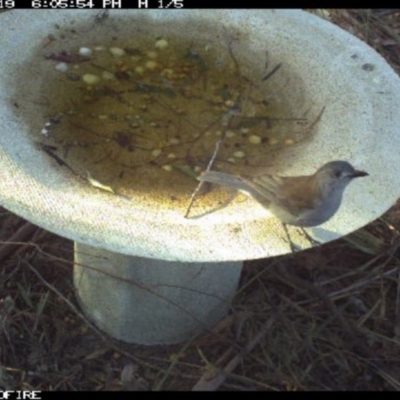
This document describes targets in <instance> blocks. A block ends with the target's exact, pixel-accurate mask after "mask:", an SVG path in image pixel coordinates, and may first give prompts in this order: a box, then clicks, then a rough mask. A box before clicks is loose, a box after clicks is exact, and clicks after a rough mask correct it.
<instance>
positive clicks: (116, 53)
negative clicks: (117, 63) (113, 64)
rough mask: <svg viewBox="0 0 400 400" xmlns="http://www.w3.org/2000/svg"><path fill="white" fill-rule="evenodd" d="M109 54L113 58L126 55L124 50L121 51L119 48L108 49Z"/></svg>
mask: <svg viewBox="0 0 400 400" xmlns="http://www.w3.org/2000/svg"><path fill="white" fill-rule="evenodd" d="M110 53H111V54H112V55H113V56H114V57H122V56H124V55H125V54H126V51H125V50H124V49H121V48H120V47H110Z"/></svg>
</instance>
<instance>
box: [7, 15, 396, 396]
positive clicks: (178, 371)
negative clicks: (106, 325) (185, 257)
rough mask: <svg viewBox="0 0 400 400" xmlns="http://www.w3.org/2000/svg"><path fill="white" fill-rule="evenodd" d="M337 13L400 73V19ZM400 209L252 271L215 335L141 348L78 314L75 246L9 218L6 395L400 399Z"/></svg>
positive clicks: (262, 262) (250, 265) (250, 267)
mask: <svg viewBox="0 0 400 400" xmlns="http://www.w3.org/2000/svg"><path fill="white" fill-rule="evenodd" d="M327 11H328V12H329V13H330V18H331V20H332V21H333V22H334V23H337V24H338V25H340V26H341V27H342V28H344V29H346V30H348V31H350V32H352V33H354V34H355V35H356V36H358V37H360V38H361V39H362V40H364V41H366V42H367V43H369V44H370V45H371V46H373V47H374V48H376V49H377V51H379V52H380V53H381V54H382V55H383V56H384V57H385V58H386V60H387V61H388V62H389V63H390V64H391V65H392V67H393V68H394V69H395V70H396V71H397V72H400V11H398V10H373V11H371V10H327ZM311 12H319V13H322V14H321V15H323V14H324V13H325V14H326V12H325V11H322V10H311ZM399 210H400V208H399V205H396V206H395V207H393V208H392V209H391V210H389V211H388V212H387V213H386V214H385V215H384V216H382V217H381V218H380V219H378V220H377V221H375V222H374V223H372V224H370V225H369V226H367V227H365V228H363V229H362V230H360V231H358V232H357V233H356V234H353V235H351V236H350V237H348V238H345V239H342V240H338V241H336V242H334V243H331V244H328V245H325V246H323V247H320V248H315V249H312V250H308V251H305V252H302V253H300V254H297V255H296V256H295V257H291V256H287V257H279V258H273V259H264V260H257V261H251V262H248V263H246V267H245V269H244V274H243V277H242V281H241V286H240V290H239V292H238V294H237V296H236V298H235V301H234V304H233V307H232V313H231V315H230V316H229V317H227V318H226V319H225V320H224V321H222V322H221V323H220V324H219V325H218V326H217V327H216V328H215V329H214V331H213V332H212V333H207V334H204V335H202V336H200V337H198V338H197V339H196V340H195V341H194V342H191V343H185V344H182V345H179V346H166V347H140V346H132V345H126V344H121V343H118V342H115V341H113V340H111V339H107V338H105V337H104V336H103V335H101V334H99V333H98V332H97V331H96V330H95V329H93V328H92V327H91V326H90V325H88V323H87V322H86V321H85V318H84V316H82V315H81V314H80V312H79V311H78V309H77V308H76V307H77V304H76V301H75V298H74V293H73V288H72V281H71V279H72V243H71V242H70V241H68V240H65V239H63V238H60V237H58V236H56V235H53V234H51V233H49V232H46V231H44V230H42V229H40V228H37V227H35V226H33V225H31V224H30V223H28V222H26V221H24V220H22V219H21V218H19V217H17V216H15V215H13V214H11V213H9V212H8V211H5V210H2V209H0V239H1V241H2V242H1V243H0V260H1V266H0V324H1V330H0V389H9V390H22V389H25V390H83V389H92V390H190V389H192V388H193V387H194V386H195V385H197V387H203V388H204V387H207V386H208V387H209V388H211V389H213V390H216V389H219V390H229V389H231V390H232V389H233V390H287V391H294V390H394V389H397V390H398V389H400V268H399V266H400V255H399V254H400V253H399V250H398V249H399V246H400V237H399V230H400V211H399ZM10 243H12V244H10ZM250 347H252V350H250V349H249V348H250ZM228 365H234V368H233V369H232V370H229V369H228V368H229V366H228ZM224 369H225V372H226V373H225V374H223V373H221V371H222V370H224ZM217 376H219V377H220V378H221V379H220V380H219V381H218V382H217V383H215V381H213V380H211V378H213V377H217ZM201 378H202V379H201Z"/></svg>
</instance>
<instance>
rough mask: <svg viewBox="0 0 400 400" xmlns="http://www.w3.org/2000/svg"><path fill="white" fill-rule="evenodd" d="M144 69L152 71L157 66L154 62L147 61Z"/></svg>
mask: <svg viewBox="0 0 400 400" xmlns="http://www.w3.org/2000/svg"><path fill="white" fill-rule="evenodd" d="M145 67H146V68H147V69H149V70H150V71H152V70H154V69H156V68H157V67H158V64H157V63H156V62H155V61H147V62H146V64H145Z"/></svg>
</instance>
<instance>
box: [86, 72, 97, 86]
mask: <svg viewBox="0 0 400 400" xmlns="http://www.w3.org/2000/svg"><path fill="white" fill-rule="evenodd" d="M82 80H83V82H85V83H87V84H88V85H95V84H96V83H99V82H100V78H99V77H98V76H97V75H93V74H85V75H83V77H82Z"/></svg>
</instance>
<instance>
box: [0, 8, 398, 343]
mask: <svg viewBox="0 0 400 400" xmlns="http://www.w3.org/2000/svg"><path fill="white" fill-rule="evenodd" d="M0 24H1V27H2V35H1V37H0V46H1V49H2V52H1V65H2V67H1V69H0V93H1V94H0V102H1V104H0V105H1V107H0V122H1V131H2V132H1V135H0V171H1V179H0V201H1V204H2V205H3V206H4V207H6V208H7V209H9V210H10V211H12V212H14V213H16V214H18V215H20V216H22V217H24V218H26V219H27V220H29V221H32V222H33V223H34V224H37V225H39V226H41V227H43V228H45V229H48V230H49V231H52V232H54V233H56V234H58V235H61V236H63V237H66V238H69V239H71V240H73V241H74V243H75V268H74V284H75V288H76V292H77V297H78V299H79V301H80V303H81V305H82V308H83V309H84V310H85V312H86V313H87V315H88V316H89V317H90V318H91V319H92V320H93V321H94V322H95V323H96V325H97V326H98V327H99V328H101V329H102V330H104V331H105V332H107V333H109V334H110V335H112V336H113V337H115V338H117V339H121V340H124V341H128V342H134V343H140V344H168V343H177V342H180V341H183V340H186V339H188V338H189V337H191V335H193V334H196V333H197V332H199V331H200V330H201V329H209V328H211V327H212V326H213V325H214V324H215V323H216V322H217V321H218V320H219V319H221V318H222V317H223V316H224V315H225V314H226V313H227V312H228V310H229V307H230V304H231V300H232V298H233V296H234V294H235V291H236V288H237V285H238V281H239V278H240V273H241V268H242V262H243V260H249V259H257V258H263V257H272V256H276V255H281V254H285V253H288V252H290V251H291V250H290V243H289V242H288V239H287V236H286V235H285V233H284V230H283V229H282V226H281V224H280V222H279V221H278V220H277V219H276V218H275V217H274V216H273V215H272V214H271V213H269V212H268V210H266V209H264V208H263V207H261V206H260V205H259V204H257V203H256V202H255V201H254V200H252V199H249V198H247V197H245V196H243V195H238V196H236V195H235V193H232V192H231V191H229V190H227V189H226V188H214V189H212V190H211V191H208V192H207V191H202V192H201V193H199V195H198V196H197V198H196V199H195V201H194V203H193V206H192V208H191V210H190V213H189V216H188V217H187V218H185V213H186V209H187V206H188V204H189V200H190V198H191V194H192V193H193V191H194V190H195V188H196V186H197V183H198V182H197V181H196V180H195V175H196V174H198V173H199V172H200V171H201V170H204V169H205V168H206V166H207V164H208V162H209V161H210V159H211V158H212V155H213V153H214V150H215V149H216V148H217V147H218V146H217V145H219V151H218V152H217V154H216V156H215V157H214V165H213V169H217V170H220V171H225V172H232V173H235V172H241V171H245V172H246V173H249V172H251V171H253V170H254V171H258V170H259V169H264V170H267V171H268V173H271V174H280V175H288V176H290V175H302V174H311V173H313V172H315V170H316V169H317V168H318V167H320V166H321V165H323V164H324V163H326V162H328V161H332V160H347V161H349V162H350V163H351V164H352V165H353V166H354V167H355V168H357V169H360V170H365V171H367V172H368V173H369V175H370V176H369V177H367V178H365V179H362V180H361V179H360V180H357V181H356V182H354V183H352V184H351V185H350V186H349V187H348V189H347V190H346V192H345V194H344V199H343V203H342V206H341V208H340V210H339V212H338V213H337V214H336V215H335V216H334V217H333V218H332V219H331V220H329V221H328V222H327V223H325V224H323V225H321V226H318V227H314V228H310V229H308V233H309V234H310V235H311V236H312V237H314V239H316V240H318V241H319V242H320V243H325V242H328V241H331V240H334V239H336V238H339V237H341V236H343V235H346V234H348V233H350V232H352V231H354V230H356V229H358V228H360V227H362V226H364V225H366V224H367V223H369V222H370V221H372V220H374V219H376V218H377V217H378V216H380V215H381V214H382V213H383V212H385V211H386V210H387V209H388V208H389V207H390V206H391V205H392V204H393V203H394V202H395V201H396V199H397V198H398V197H399V192H400V174H398V173H397V171H396V168H393V166H394V165H397V161H398V157H399V154H398V153H399V150H398V149H399V148H400V135H399V132H398V127H399V126H400V114H399V112H398V110H399V109H400V97H399V96H400V82H399V79H398V77H397V76H396V74H395V73H394V72H393V70H392V69H391V68H390V67H389V66H388V65H387V64H386V62H385V61H384V60H383V59H382V58H381V57H380V56H379V55H378V54H377V53H376V52H374V51H373V50H372V49H371V48H370V47H368V46H367V45H366V44H365V43H363V42H361V41H360V40H358V39H357V38H355V37H353V36H351V35H349V34H348V33H346V32H344V31H343V30H341V29H339V28H337V27H336V26H334V25H333V24H331V23H329V22H327V21H325V20H322V19H320V18H318V17H315V16H313V15H311V14H308V13H306V12H302V11H296V10H277V11H274V10H265V11H261V10H256V11H251V10H240V11H239V10H191V11H186V10H175V11H174V12H164V11H162V10H160V11H157V10H154V11H153V10H152V11H149V10H146V11H143V10H124V11H117V10H113V11H111V12H110V13H109V14H107V13H100V12H98V11H89V10H79V12H78V11H74V10H62V11H36V12H34V13H32V12H30V11H23V10H17V11H10V12H7V13H3V14H0ZM146 46H147V47H146ZM173 46H176V55H173V54H172V53H171V55H170V56H169V58H168V57H166V56H165V54H167V52H168V51H171V48H172V47H173ZM102 52H103V54H105V55H106V56H107V57H108V58H107V61H104V63H102V61H101V56H100V55H99V54H101V53H102ZM106 56H105V57H106ZM135 63H136V64H135ZM218 74H220V75H218ZM229 74H230V75H229ZM149 76H152V77H153V81H152V80H149ZM155 76H157V78H154V77H155ZM229 76H231V78H230V77H229ZM218 77H219V78H218ZM232 77H234V79H232ZM217 78H218V79H217ZM219 82H221V85H220V86H218V85H219ZM233 82H236V83H233ZM68 85H71V87H70V86H68ZM113 85H114V86H113ZM74 91H75V92H74ZM202 91H204V92H202ZM138 99H139V100H138ZM178 100H179V101H181V103H180V104H183V105H185V103H187V104H188V107H193V108H189V111H187V110H186V111H185V107H184V106H183V107H181V108H180V106H179V104H178V103H177V102H178ZM102 102H104V104H103V103H102ZM99 104H102V105H101V106H99V107H100V108H99V109H98V110H97V111H95V110H96V109H95V108H94V107H97V106H98V105H99ZM196 107H197V108H196ZM128 111H129V112H128ZM62 135H64V136H62ZM68 135H71V136H68ZM185 135H186V136H185ZM187 135H189V136H190V135H191V136H190V140H189V139H187V138H188V137H189V136H187ZM219 139H221V140H219ZM150 142H151V143H150ZM188 143H189V144H188ZM181 146H183V147H181ZM184 146H186V147H185V148H184ZM182 149H184V150H182ZM135 157H138V158H137V159H136V158H135ZM140 157H142V158H140ZM135 160H136V161H135ZM137 163H139V166H138V165H137ZM289 235H290V238H291V241H292V242H293V244H294V245H295V246H296V247H297V248H298V249H306V248H308V247H310V245H311V244H310V243H309V242H308V240H306V239H305V238H304V236H303V235H302V234H301V232H299V231H298V229H297V228H294V227H291V228H290V229H289Z"/></svg>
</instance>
